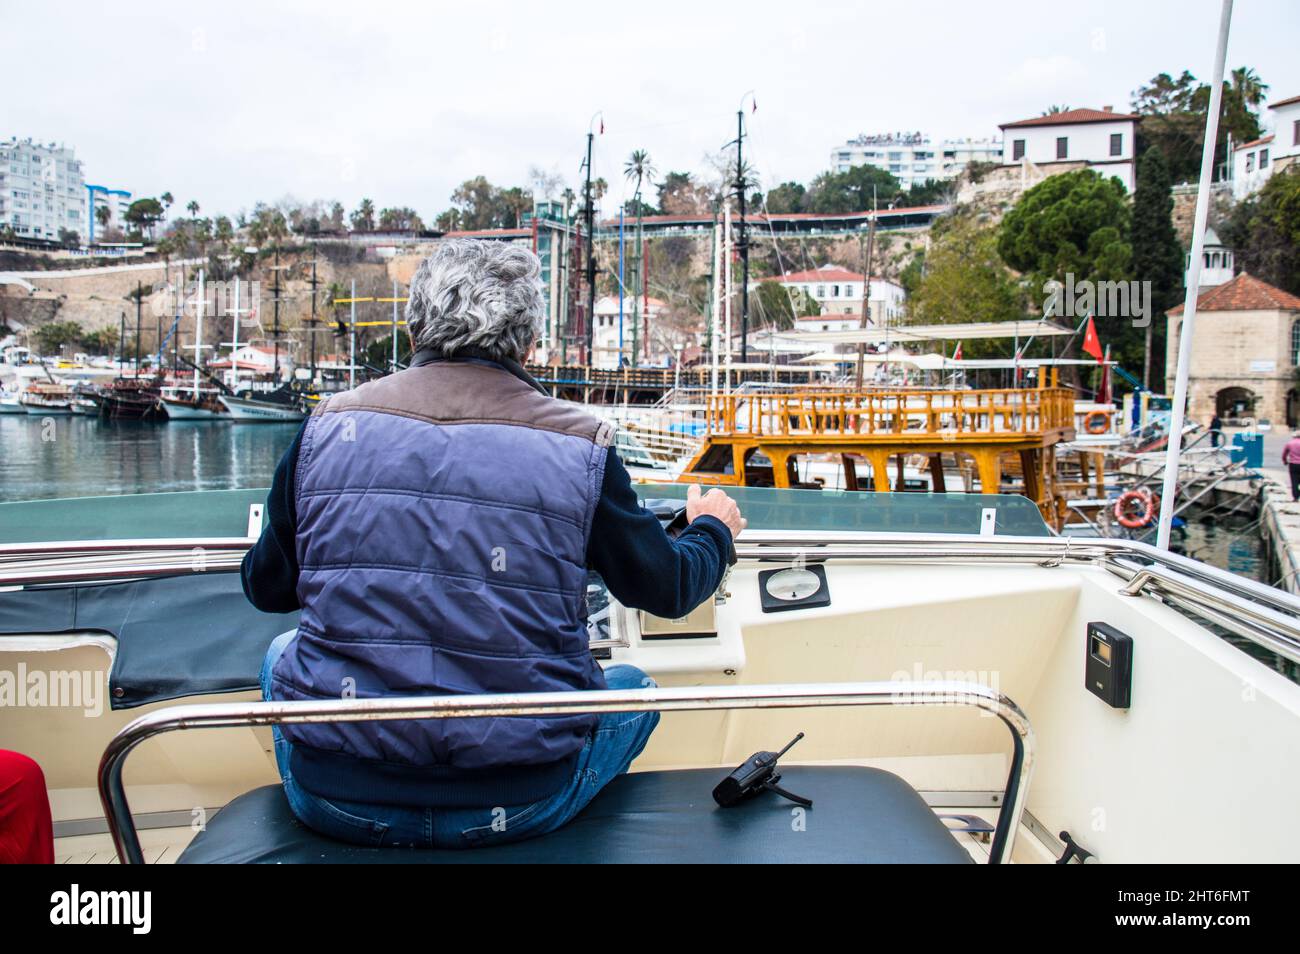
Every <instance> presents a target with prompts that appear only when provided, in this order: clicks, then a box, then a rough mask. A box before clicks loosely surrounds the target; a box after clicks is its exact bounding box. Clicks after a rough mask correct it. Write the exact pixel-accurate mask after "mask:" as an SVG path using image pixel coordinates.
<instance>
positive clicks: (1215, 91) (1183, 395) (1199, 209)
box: [1156, 0, 1232, 550]
mask: <svg viewBox="0 0 1300 954" xmlns="http://www.w3.org/2000/svg"><path fill="white" fill-rule="evenodd" d="M1231 25H1232V0H1223V8H1222V10H1221V11H1220V13H1219V41H1218V44H1217V46H1216V47H1215V50H1214V75H1213V77H1212V78H1211V79H1210V108H1209V109H1208V110H1207V111H1206V113H1205V142H1204V144H1203V145H1202V148H1201V181H1200V184H1199V185H1198V187H1197V190H1196V218H1195V220H1194V224H1193V226H1192V251H1191V258H1190V261H1189V262H1188V266H1189V267H1188V269H1187V291H1186V296H1185V297H1184V299H1183V324H1182V328H1181V330H1180V332H1179V339H1178V377H1177V379H1176V383H1175V384H1174V401H1173V407H1172V408H1171V409H1170V415H1169V445H1168V450H1167V452H1166V454H1165V480H1164V492H1163V493H1162V494H1161V495H1160V524H1159V529H1158V530H1157V531H1156V546H1157V547H1159V548H1160V549H1162V550H1168V549H1169V534H1170V531H1171V530H1172V528H1173V522H1174V506H1175V504H1176V503H1177V501H1176V500H1175V496H1174V495H1175V494H1176V493H1177V492H1178V456H1179V453H1180V452H1181V451H1182V447H1183V420H1184V416H1185V413H1186V409H1187V377H1188V374H1189V372H1190V370H1191V363H1192V332H1193V330H1194V326H1195V324H1196V298H1197V294H1198V288H1197V286H1198V285H1199V284H1200V279H1201V256H1202V253H1203V252H1204V249H1205V222H1206V217H1207V215H1208V214H1209V211H1210V178H1211V177H1212V176H1213V174H1214V146H1215V143H1216V141H1217V140H1218V134H1219V107H1220V105H1221V103H1222V101H1223V67H1224V61H1225V59H1226V58H1227V52H1228V29H1229V27H1230V26H1231Z"/></svg>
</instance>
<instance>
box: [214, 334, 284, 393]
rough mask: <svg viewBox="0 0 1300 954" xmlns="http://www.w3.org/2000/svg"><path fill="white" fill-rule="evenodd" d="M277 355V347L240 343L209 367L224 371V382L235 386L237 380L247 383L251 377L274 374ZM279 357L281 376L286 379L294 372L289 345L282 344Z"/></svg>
mask: <svg viewBox="0 0 1300 954" xmlns="http://www.w3.org/2000/svg"><path fill="white" fill-rule="evenodd" d="M276 357H277V354H276V349H275V348H274V347H272V346H270V345H240V346H239V348H238V349H237V350H235V351H232V352H230V354H228V355H226V356H225V357H224V358H219V359H218V360H216V361H212V362H209V364H208V369H209V370H211V371H221V372H223V374H222V376H221V377H222V381H223V383H224V384H226V385H227V386H228V387H233V386H234V384H235V382H236V381H237V380H241V381H243V382H245V383H247V382H248V380H249V378H250V377H253V378H256V377H271V376H272V375H274V374H275V366H276ZM278 357H279V359H280V360H279V365H280V378H281V379H284V378H285V377H287V376H288V375H290V374H292V372H293V369H294V360H293V357H292V356H291V355H290V354H289V349H288V347H287V346H286V345H283V344H282V345H281V346H280V350H279V355H278Z"/></svg>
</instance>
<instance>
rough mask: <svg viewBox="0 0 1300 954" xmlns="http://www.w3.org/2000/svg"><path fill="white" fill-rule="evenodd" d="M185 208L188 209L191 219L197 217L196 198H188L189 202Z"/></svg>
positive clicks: (197, 206) (197, 204)
mask: <svg viewBox="0 0 1300 954" xmlns="http://www.w3.org/2000/svg"><path fill="white" fill-rule="evenodd" d="M185 208H186V209H187V210H188V211H189V213H190V218H192V219H193V218H198V215H199V203H198V202H197V201H196V200H194V199H190V201H189V204H188V205H186V206H185Z"/></svg>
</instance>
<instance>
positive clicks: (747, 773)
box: [713, 732, 812, 808]
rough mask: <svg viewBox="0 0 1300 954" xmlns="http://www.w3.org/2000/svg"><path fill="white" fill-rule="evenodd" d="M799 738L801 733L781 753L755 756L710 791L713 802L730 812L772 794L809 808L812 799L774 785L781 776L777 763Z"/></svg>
mask: <svg viewBox="0 0 1300 954" xmlns="http://www.w3.org/2000/svg"><path fill="white" fill-rule="evenodd" d="M802 738H803V733H802V732H800V733H799V734H798V735H796V736H795V737H794V738H793V739H791V740H790V744H789V745H787V746H786V747H785V748H783V749H782V750H781V751H780V752H755V753H754V754H753V755H751V756H750V757H749V758H747V759H746V760H745V761H744V762H743V763H742V764H740V765H738V766H736V769H735V771H733V772H732V773H731V774H730V775H728V776H727V777H726V778H724V779H723V780H722V781H721V782H719V783H718V784H717V786H716V787H715V788H714V789H713V800H714V801H715V802H717V803H718V804H719V805H721V806H722V807H723V808H730V807H731V806H732V805H739V804H740V803H741V802H743V801H746V800H748V799H751V798H753V797H754V796H755V795H758V794H759V793H761V792H775V793H776V794H777V795H780V796H781V797H782V798H788V799H790V801H792V802H794V803H795V804H796V805H802V806H803V807H804V808H812V799H809V798H804V797H802V796H801V795H795V794H794V793H793V792H787V791H786V790H785V789H783V788H781V786H780V785H778V784H777V783H778V782H780V781H781V773H780V772H779V771H777V768H778V765H777V760H778V759H780V758H781V756H783V755H785V753H787V752H789V751H790V749H791V748H792V747H793V746H794V744H795V743H796V742H798V741H799V740H800V739H802Z"/></svg>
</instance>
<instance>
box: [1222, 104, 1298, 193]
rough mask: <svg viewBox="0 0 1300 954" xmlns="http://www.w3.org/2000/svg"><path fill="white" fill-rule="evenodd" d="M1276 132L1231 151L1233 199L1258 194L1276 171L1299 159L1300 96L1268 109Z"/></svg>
mask: <svg viewBox="0 0 1300 954" xmlns="http://www.w3.org/2000/svg"><path fill="white" fill-rule="evenodd" d="M1268 109H1269V114H1270V120H1271V122H1272V126H1273V132H1272V133H1270V134H1269V135H1267V136H1261V137H1260V138H1259V139H1256V140H1254V141H1253V142H1247V143H1243V144H1242V145H1240V146H1236V147H1235V148H1234V149H1233V150H1232V197H1233V198H1234V199H1244V198H1246V196H1248V195H1252V194H1253V193H1255V192H1258V191H1259V190H1260V189H1261V188H1262V187H1263V185H1264V183H1265V182H1267V181H1268V180H1269V177H1270V176H1272V175H1273V172H1274V171H1275V170H1277V169H1285V168H1286V167H1287V166H1289V165H1291V164H1292V163H1293V162H1295V161H1296V160H1297V158H1300V96H1292V97H1291V98H1290V99H1284V100H1282V101H1281V102H1277V103H1273V104H1272V105H1271V106H1269V107H1268Z"/></svg>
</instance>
